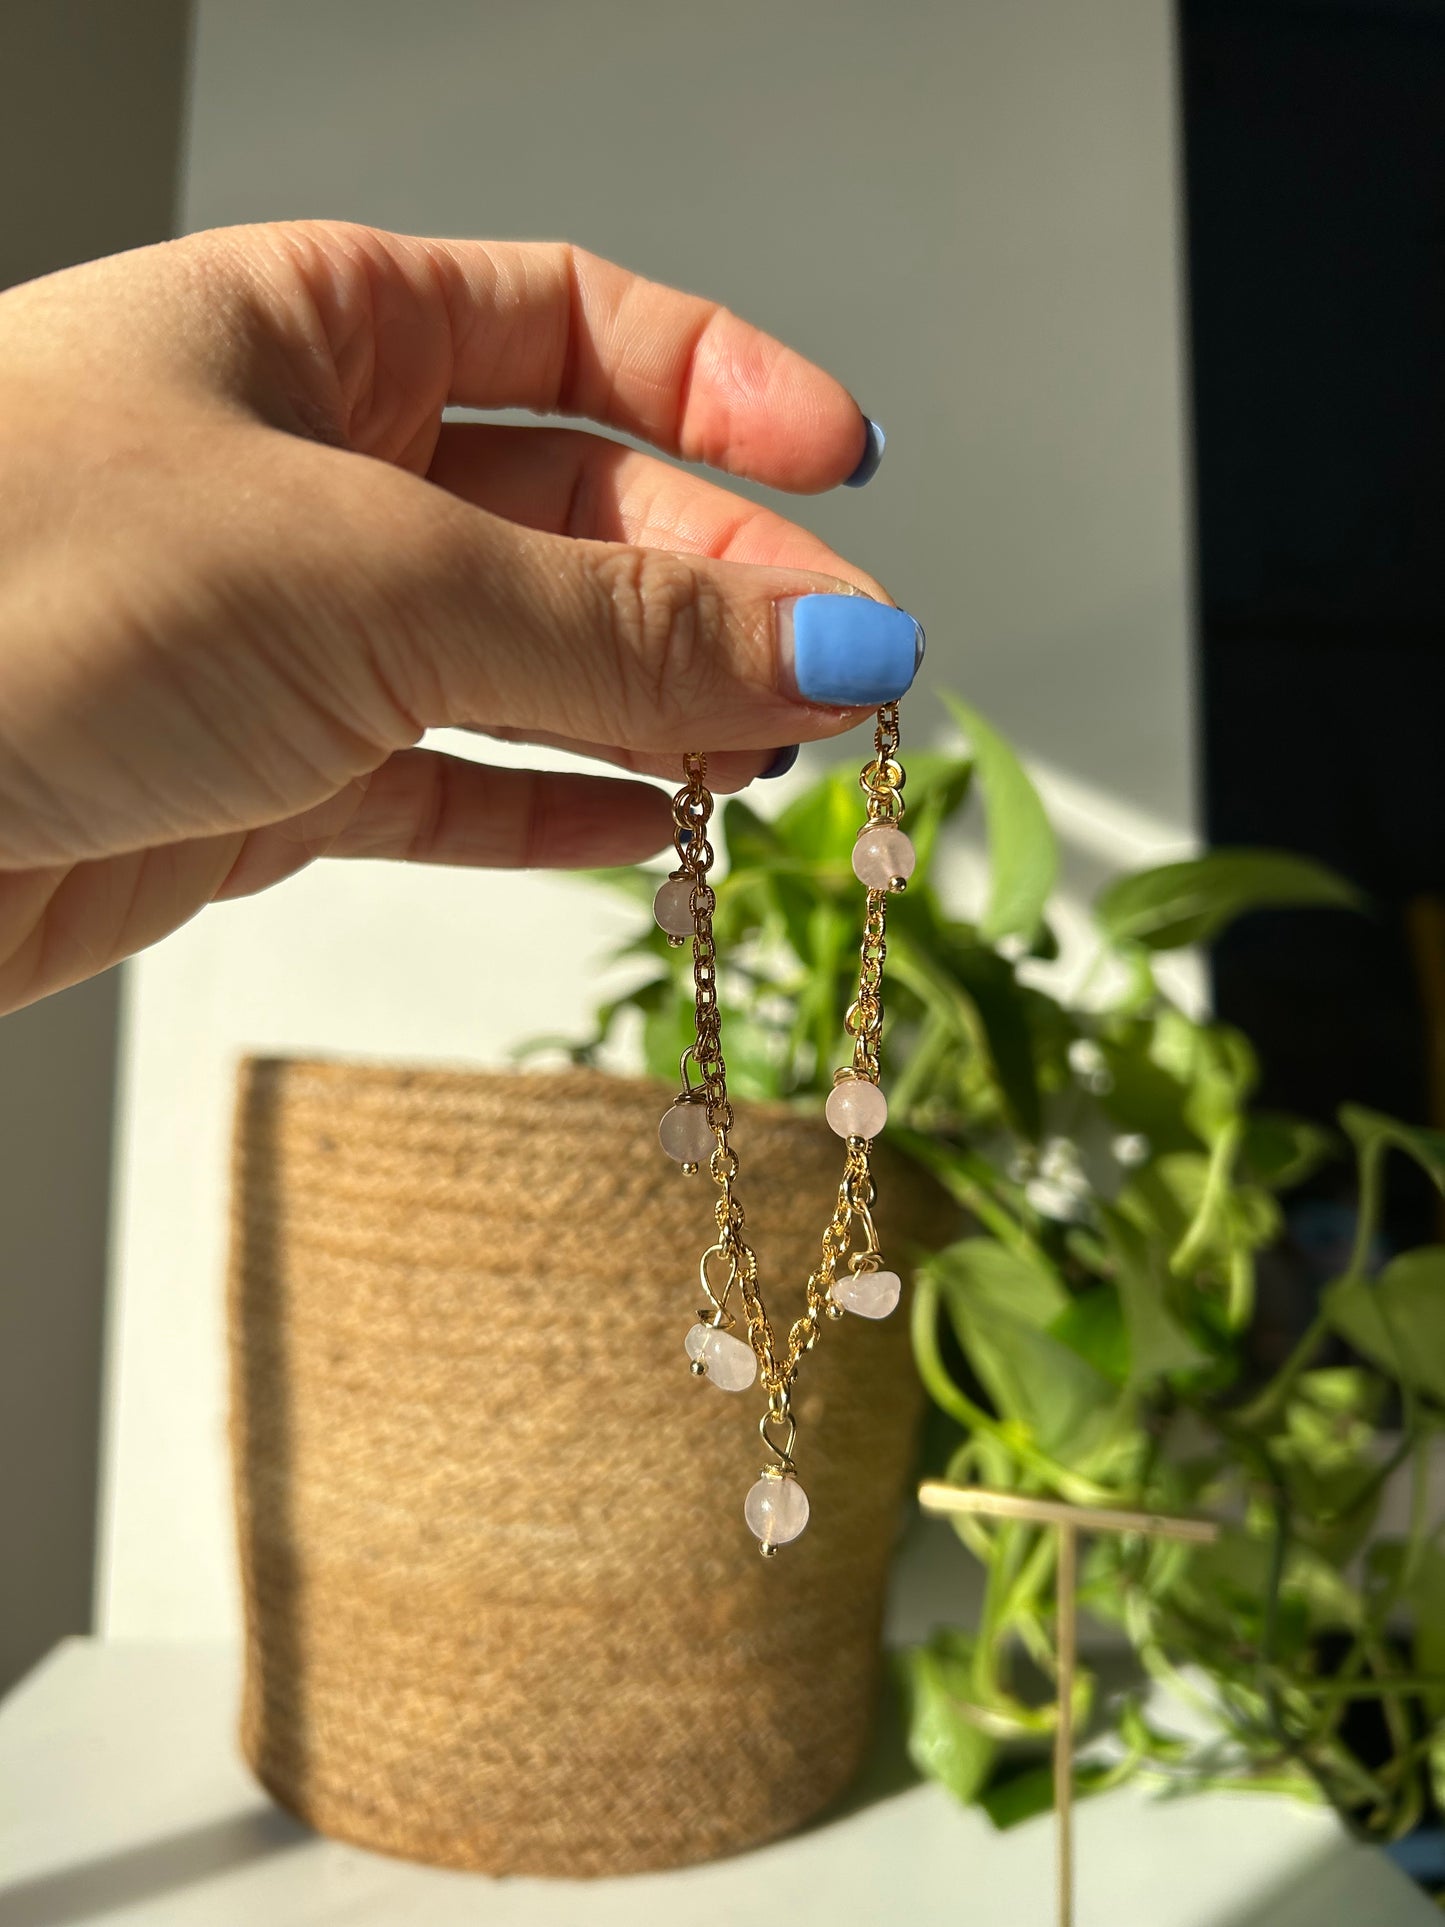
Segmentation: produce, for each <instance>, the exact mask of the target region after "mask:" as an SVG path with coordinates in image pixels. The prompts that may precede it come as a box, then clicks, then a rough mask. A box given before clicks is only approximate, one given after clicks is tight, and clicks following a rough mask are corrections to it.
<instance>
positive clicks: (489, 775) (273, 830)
mask: <svg viewBox="0 0 1445 1927" xmlns="http://www.w3.org/2000/svg"><path fill="white" fill-rule="evenodd" d="M671 839H672V809H671V805H670V803H669V800H668V798H667V796H666V795H665V793H664V792H663V791H662V790H658V789H653V788H651V787H650V786H648V785H647V784H644V783H629V782H622V781H618V780H615V779H613V778H611V777H606V776H574V775H564V774H554V773H550V772H536V771H531V770H512V769H491V768H489V767H488V766H487V765H485V764H482V763H471V762H468V761H466V760H465V759H464V758H461V757H457V756H446V755H443V754H441V753H440V752H438V751H435V750H424V749H414V750H402V751H399V752H398V753H397V754H396V755H394V756H391V757H389V758H388V759H387V761H386V762H385V763H383V764H382V765H381V767H380V768H379V769H378V770H376V771H375V772H374V773H373V774H372V775H371V776H369V777H367V778H364V779H361V780H359V781H358V782H356V783H354V784H352V785H350V786H348V788H347V790H346V791H344V792H343V793H342V794H341V795H339V796H337V797H334V798H332V799H330V800H329V801H328V802H326V803H324V804H322V805H320V806H319V807H318V808H316V809H314V810H308V811H306V812H305V813H304V814H302V815H299V816H296V817H293V818H291V819H290V820H289V821H287V822H285V823H277V824H273V825H271V826H270V827H268V828H266V829H263V830H255V831H253V832H252V833H251V834H250V835H249V836H248V837H247V838H246V840H245V843H244V845H243V847H242V848H241V850H240V852H239V854H238V855H237V857H236V860H235V862H234V863H233V864H232V866H231V869H230V871H229V873H228V875H227V876H226V877H225V879H224V881H223V882H222V883H221V884H220V886H219V887H218V888H217V890H216V892H215V897H216V900H217V901H219V900H221V899H223V898H228V897H238V896H250V895H252V894H254V893H255V892H256V891H258V890H264V889H266V888H268V887H269V886H270V885H271V884H273V883H279V882H280V881H281V879H282V878H283V877H286V876H290V875H291V874H292V873H293V872H294V871H296V870H299V869H302V868H303V867H304V866H305V865H306V864H308V863H310V862H312V861H314V860H315V859H316V858H317V857H322V856H338V857H378V858H386V859H391V860H395V861H402V862H409V863H450V864H458V865H461V866H464V867H467V868H480V869H493V870H517V869H526V870H551V869H589V868H592V867H594V866H597V865H602V864H620V863H637V862H640V861H641V860H642V858H644V857H648V856H652V855H654V854H655V853H656V852H657V851H658V850H660V849H662V848H663V847H664V846H665V845H666V844H668V843H669V842H670V841H671Z"/></svg>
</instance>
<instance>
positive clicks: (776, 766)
mask: <svg viewBox="0 0 1445 1927" xmlns="http://www.w3.org/2000/svg"><path fill="white" fill-rule="evenodd" d="M797 760H798V745H797V744H796V743H789V744H788V747H787V748H786V749H780V750H779V751H778V753H777V755H776V756H775V757H774V758H773V760H772V762H771V763H769V764H768V767H767V768H766V769H760V770H759V771H758V780H759V782H765V781H766V780H767V778H768V777H769V776H786V775H787V773H788V771H789V770H790V769H791V768H792V767H793V765H794V763H796V762H797Z"/></svg>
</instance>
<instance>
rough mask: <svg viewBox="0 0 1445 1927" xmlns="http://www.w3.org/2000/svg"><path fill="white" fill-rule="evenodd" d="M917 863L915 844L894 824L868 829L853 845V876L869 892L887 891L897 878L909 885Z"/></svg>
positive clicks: (873, 826) (880, 824)
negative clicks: (908, 882) (865, 886)
mask: <svg viewBox="0 0 1445 1927" xmlns="http://www.w3.org/2000/svg"><path fill="white" fill-rule="evenodd" d="M917 861H918V857H917V855H916V853H915V851H914V848H913V845H912V844H911V843H910V842H909V841H908V838H907V837H906V836H905V835H904V834H903V832H902V830H900V829H899V828H898V827H897V826H896V825H895V824H892V823H875V824H874V825H872V827H871V828H867V827H865V829H864V830H863V832H862V834H861V835H860V836H859V838H858V841H857V842H856V843H855V844H854V845H853V874H854V876H855V877H857V879H858V881H859V882H860V883H866V884H867V886H868V888H869V889H870V890H886V889H887V888H888V886H889V885H890V884H891V883H892V882H893V880H894V878H895V877H899V878H901V879H902V880H903V882H904V883H906V882H907V881H908V879H909V878H910V877H911V876H912V875H913V866H914V864H915V863H916V862H917Z"/></svg>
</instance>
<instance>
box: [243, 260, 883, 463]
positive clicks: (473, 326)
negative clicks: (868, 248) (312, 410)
mask: <svg viewBox="0 0 1445 1927" xmlns="http://www.w3.org/2000/svg"><path fill="white" fill-rule="evenodd" d="M253 232H255V231H253ZM264 232H265V234H266V239H267V243H268V246H267V250H266V252H267V254H268V255H269V263H268V266H269V269H270V272H269V273H268V275H267V279H269V280H271V281H272V282H273V285H274V281H275V270H276V267H277V265H278V264H279V263H280V262H284V261H287V260H289V261H290V262H291V263H292V264H293V265H294V266H295V267H296V268H297V269H299V270H300V273H301V275H302V278H303V281H304V288H305V294H306V296H307V299H308V302H309V303H310V304H311V305H312V309H313V312H314V313H315V315H316V316H317V318H318V319H319V320H320V322H321V325H322V328H323V330H324V332H325V335H326V337H327V345H328V346H329V347H330V349H331V352H332V357H333V360H334V362H335V365H336V368H337V373H338V377H339V378H340V380H341V381H342V384H343V387H345V386H346V384H347V381H348V368H349V367H350V368H352V369H355V370H356V378H355V391H356V392H355V398H354V399H355V402H356V404H357V406H358V407H364V408H365V410H366V411H367V413H368V414H369V416H370V417H371V418H372V419H373V420H374V421H376V422H385V423H386V424H387V425H388V436H389V438H391V439H395V440H396V441H397V443H398V445H399V446H402V445H405V439H406V438H405V433H404V430H405V427H406V418H408V417H410V416H412V415H413V412H414V411H416V410H418V409H419V410H421V411H423V412H422V414H421V415H420V416H418V417H417V418H416V420H415V422H414V423H413V425H412V432H413V433H415V432H416V430H417V429H418V428H420V426H421V422H422V420H424V419H425V415H426V414H427V413H432V414H435V413H437V412H439V411H440V409H441V407H442V406H443V405H445V404H448V403H450V404H454V405H457V406H460V407H466V408H488V409H490V408H509V407H514V408H530V409H534V410H536V411H537V412H538V413H540V414H548V415H571V416H581V417H585V418H587V419H588V420H590V421H594V422H597V423H599V424H602V425H604V426H606V427H609V428H616V429H621V430H622V431H623V432H624V433H626V434H629V435H635V436H637V437H638V438H639V439H641V440H643V441H647V442H651V443H652V444H653V445H654V446H655V447H657V448H660V449H662V450H664V451H665V452H666V453H668V454H670V455H679V456H681V457H682V458H683V459H684V460H686V461H690V462H705V463H707V464H708V465H709V466H711V467H713V468H719V469H723V470H725V471H726V472H727V473H729V474H732V475H743V476H747V477H749V478H750V479H751V480H753V481H756V482H765V483H768V484H769V485H771V486H772V487H774V488H784V489H790V490H793V491H795V492H800V493H809V492H813V491H817V490H820V489H827V488H834V487H836V486H837V485H838V484H839V483H840V482H844V481H846V480H848V479H849V478H850V477H851V476H852V475H853V474H854V473H855V471H858V470H859V468H860V464H864V465H866V461H867V458H868V457H869V455H870V451H871V450H872V449H873V448H874V447H875V446H876V443H875V440H874V438H875V436H876V433H877V431H876V430H873V429H872V428H871V426H870V424H869V423H868V421H867V420H866V418H865V417H864V416H863V414H862V413H861V411H860V410H859V407H858V404H857V403H856V402H855V401H854V400H853V397H852V396H851V395H850V394H849V393H848V391H847V389H846V388H845V387H844V386H843V385H842V383H841V382H839V381H837V380H835V379H834V377H833V376H832V375H830V374H828V373H826V372H825V371H824V370H823V369H822V368H819V367H817V366H816V365H815V364H814V363H813V362H810V361H808V360H807V359H806V358H805V357H804V356H802V355H800V354H797V353H796V352H795V351H794V350H793V349H791V348H788V347H786V346H785V345H784V344H783V343H782V342H780V341H776V340H774V338H773V337H772V336H771V335H768V334H765V333H764V332H763V331H762V330H761V329H760V328H755V327H753V326H752V325H751V324H750V323H748V322H746V321H743V320H741V319H740V318H739V317H738V316H737V315H735V314H732V313H730V312H729V310H728V309H726V308H724V307H722V306H720V305H719V304H718V303H717V302H715V301H709V300H706V299H704V298H703V297H701V296H699V295H693V294H683V293H681V292H679V291H678V290H677V289H675V288H669V287H664V286H662V285H661V284H660V283H658V282H655V281H647V280H644V279H643V278H642V277H641V276H640V275H636V274H632V273H630V272H629V271H628V270H627V269H625V268H620V267H618V266H617V265H616V264H615V263H613V262H611V261H604V260H602V259H600V258H599V257H598V256H597V255H594V254H588V253H587V252H586V251H585V250H583V249H581V248H576V247H572V246H571V245H569V244H567V243H564V242H496V241H454V240H427V239H421V238H418V237H415V236H411V235H399V234H389V233H385V232H383V231H381V230H378V229H373V228H360V227H351V226H348V225H345V224H340V223H331V222H300V223H295V224H285V225H284V226H282V227H279V228H273V229H270V230H266V231H264ZM278 242H279V243H280V245H279V246H278V245H277V244H278ZM359 323H360V324H361V326H363V327H364V328H365V331H366V334H367V335H368V336H369V337H370V339H369V341H368V343H367V347H368V350H369V352H368V353H367V354H366V355H361V354H360V353H359V352H358V332H359V327H358V324H359ZM399 412H400V414H401V416H402V417H403V420H402V421H401V423H398V413H399ZM362 440H363V441H364V440H365V436H363V437H362ZM377 452H387V453H391V452H392V451H391V450H390V449H387V450H378V451H377ZM397 458H398V457H397V456H396V455H395V454H393V459H397Z"/></svg>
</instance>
